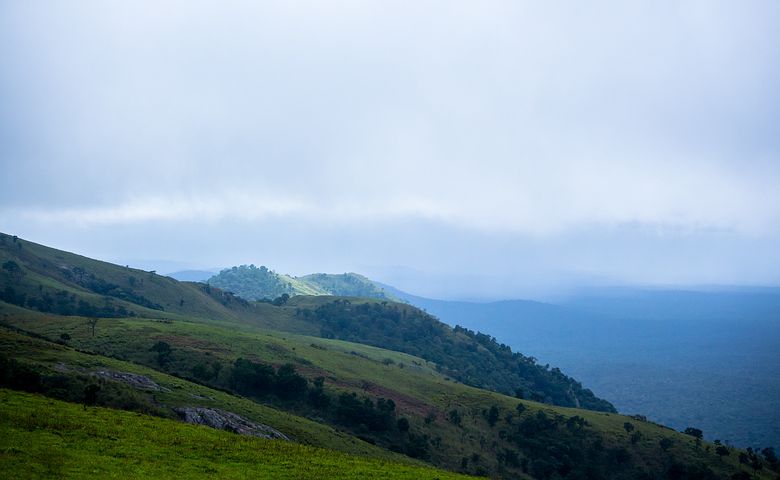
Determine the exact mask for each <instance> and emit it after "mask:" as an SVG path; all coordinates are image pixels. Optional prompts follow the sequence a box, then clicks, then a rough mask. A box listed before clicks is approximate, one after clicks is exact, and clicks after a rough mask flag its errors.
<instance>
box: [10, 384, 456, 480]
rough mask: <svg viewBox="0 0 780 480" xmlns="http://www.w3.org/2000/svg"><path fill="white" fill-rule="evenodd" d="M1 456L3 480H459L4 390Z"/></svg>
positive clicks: (398, 465) (413, 468)
mask: <svg viewBox="0 0 780 480" xmlns="http://www.w3.org/2000/svg"><path fill="white" fill-rule="evenodd" d="M0 452H3V453H2V454H1V455H0V470H2V471H3V472H4V473H5V475H7V476H8V477H9V478H141V477H143V478H172V479H173V478H247V477H253V478H278V479H298V478H335V477H338V478H345V479H363V478H367V477H368V478H387V479H410V480H411V479H414V480H417V479H421V480H424V479H456V478H465V477H463V476H461V475H457V474H454V473H449V472H445V471H441V470H434V469H433V468H430V467H424V466H418V465H408V464H401V463H391V462H387V461H382V460H377V459H370V458H366V457H358V456H350V455H346V454H343V453H337V452H334V451H331V450H323V449H319V448H314V447H307V446H303V445H300V444H296V443H291V442H283V441H278V440H264V439H259V438H252V437H241V436H238V435H235V434H232V433H229V432H223V431H219V430H214V429H210V428H205V427H199V426H193V425H185V424H182V423H179V422H175V421H170V420H165V419H161V418H155V417H149V416H146V415H139V414H135V413H129V412H122V411H118V410H112V409H106V408H99V407H91V408H89V409H86V408H82V407H81V406H79V405H74V404H72V403H67V402H62V401H57V400H52V399H47V398H44V397H41V396H38V395H32V394H27V393H20V392H13V391H9V390H4V389H0ZM290 459H295V461H290Z"/></svg>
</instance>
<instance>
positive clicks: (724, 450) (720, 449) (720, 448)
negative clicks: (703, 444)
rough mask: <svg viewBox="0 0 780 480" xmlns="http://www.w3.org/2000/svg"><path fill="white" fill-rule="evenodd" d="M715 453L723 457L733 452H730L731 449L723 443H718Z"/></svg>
mask: <svg viewBox="0 0 780 480" xmlns="http://www.w3.org/2000/svg"><path fill="white" fill-rule="evenodd" d="M715 453H716V454H717V455H718V457H720V458H721V459H723V457H728V456H729V453H731V452H729V449H728V448H726V447H724V446H723V445H718V446H717V447H716V448H715Z"/></svg>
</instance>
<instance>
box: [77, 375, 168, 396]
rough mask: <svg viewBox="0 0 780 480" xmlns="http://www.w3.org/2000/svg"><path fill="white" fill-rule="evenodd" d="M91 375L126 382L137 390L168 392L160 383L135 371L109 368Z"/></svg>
mask: <svg viewBox="0 0 780 480" xmlns="http://www.w3.org/2000/svg"><path fill="white" fill-rule="evenodd" d="M92 375H95V376H97V377H103V378H107V379H109V380H115V381H117V382H123V383H127V384H128V385H131V386H133V387H135V388H137V389H139V390H152V391H155V392H168V391H170V390H168V389H167V388H165V387H161V386H160V385H157V383H155V382H154V380H152V379H151V378H149V377H144V376H143V375H136V374H135V373H127V372H112V371H111V370H101V371H99V372H94V373H92Z"/></svg>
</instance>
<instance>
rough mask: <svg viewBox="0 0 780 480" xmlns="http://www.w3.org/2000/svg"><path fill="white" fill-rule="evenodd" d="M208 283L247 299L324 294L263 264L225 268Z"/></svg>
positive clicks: (269, 299)
mask: <svg viewBox="0 0 780 480" xmlns="http://www.w3.org/2000/svg"><path fill="white" fill-rule="evenodd" d="M208 284H209V285H213V286H216V287H219V288H221V289H223V290H226V291H229V292H233V293H235V294H237V295H238V296H240V297H242V298H245V299H247V300H268V301H271V300H272V299H275V298H281V297H282V295H288V298H289V297H290V296H292V295H301V294H303V295H311V294H314V295H318V294H320V295H324V294H326V292H324V291H322V290H320V289H316V288H315V289H312V288H311V286H308V285H305V284H304V283H302V282H300V281H297V280H296V279H293V278H291V277H287V276H286V275H280V274H278V273H276V272H274V271H273V270H269V269H268V268H266V267H265V266H260V267H256V266H254V265H241V266H238V267H233V268H226V269H225V270H222V271H221V272H219V273H218V274H217V275H214V276H213V277H211V278H210V279H208Z"/></svg>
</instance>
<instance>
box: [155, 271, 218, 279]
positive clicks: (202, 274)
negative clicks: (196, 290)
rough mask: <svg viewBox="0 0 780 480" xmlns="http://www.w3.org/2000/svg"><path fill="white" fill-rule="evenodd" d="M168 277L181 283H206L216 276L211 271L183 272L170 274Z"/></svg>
mask: <svg viewBox="0 0 780 480" xmlns="http://www.w3.org/2000/svg"><path fill="white" fill-rule="evenodd" d="M166 276H168V277H171V278H173V279H176V280H178V281H180V282H205V281H206V280H208V279H209V278H211V277H213V276H214V272H212V271H210V270H181V271H178V272H172V273H168V274H167V275H166Z"/></svg>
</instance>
